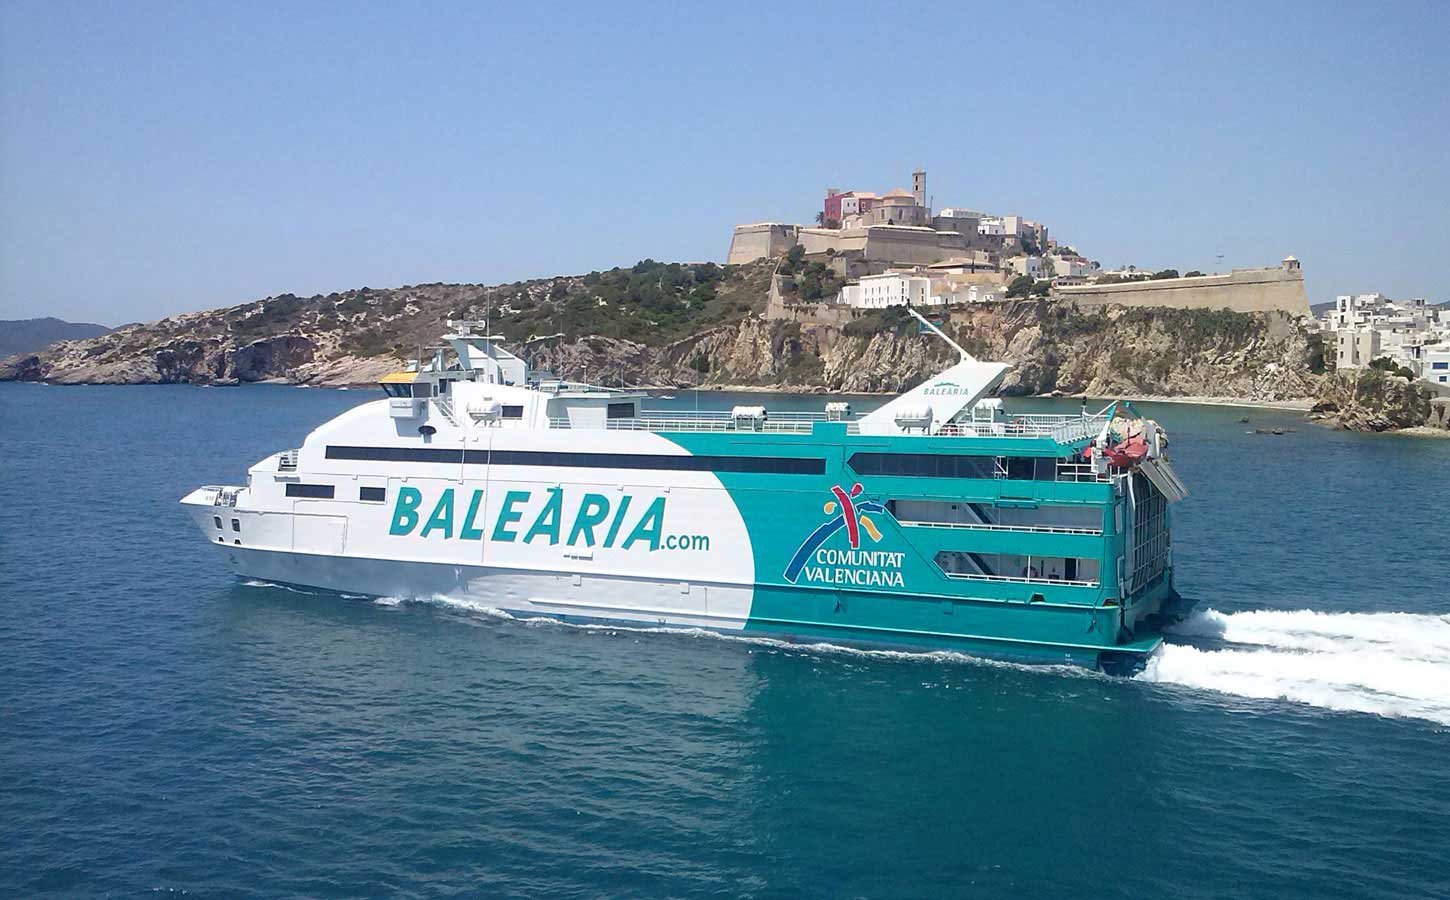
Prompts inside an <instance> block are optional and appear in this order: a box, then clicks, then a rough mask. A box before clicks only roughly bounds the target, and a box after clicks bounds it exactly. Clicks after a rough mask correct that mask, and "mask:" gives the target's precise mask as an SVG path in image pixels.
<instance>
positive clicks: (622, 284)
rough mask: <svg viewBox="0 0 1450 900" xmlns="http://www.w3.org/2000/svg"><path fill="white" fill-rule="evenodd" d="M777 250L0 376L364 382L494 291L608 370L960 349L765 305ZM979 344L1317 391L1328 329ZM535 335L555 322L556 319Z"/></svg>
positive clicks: (494, 299)
mask: <svg viewBox="0 0 1450 900" xmlns="http://www.w3.org/2000/svg"><path fill="white" fill-rule="evenodd" d="M768 283H769V268H768V267H761V266H756V267H733V268H728V269H721V268H720V267H715V266H709V265H708V264H702V265H696V266H678V265H670V266H665V265H662V264H659V263H650V262H648V261H646V262H645V263H641V264H640V265H639V266H636V267H634V268H632V269H619V270H613V271H612V272H608V273H602V274H601V273H591V275H588V276H578V277H571V278H558V279H544V280H540V281H535V282H523V283H519V284H514V285H502V286H496V287H482V286H478V285H422V286H416V287H409V288H399V289H393V290H387V291H375V290H369V289H366V288H364V289H362V290H359V291H350V292H347V293H343V294H331V295H327V296H319V297H313V298H308V299H299V298H296V297H292V296H290V295H286V296H283V297H276V298H268V299H267V300H262V301H257V302H256V303H251V304H245V305H243V306H238V307H231V308H228V309H222V310H213V311H209V312H204V313H195V314H191V315H187V316H176V317H172V318H168V319H163V320H161V321H160V322H154V323H150V324H146V325H134V326H127V327H126V328H122V329H120V330H118V331H115V332H112V333H110V334H107V335H103V336H101V337H97V338H92V339H89V340H84V341H69V342H65V343H61V344H58V345H55V346H53V347H50V348H47V349H46V350H44V351H41V352H39V353H33V354H25V355H21V356H17V357H11V358H10V359H8V360H5V361H3V362H0V379H20V380H46V381H52V382H58V383H143V384H144V383H174V382H189V383H229V382H236V381H262V380H268V379H279V380H286V381H291V382H296V383H303V384H334V385H336V384H361V383H368V382H372V381H375V380H376V379H377V378H378V377H379V376H380V375H381V374H382V373H384V372H387V371H390V370H392V369H395V368H397V367H398V366H399V365H400V363H401V361H402V360H403V359H405V358H408V357H410V356H411V355H412V353H413V352H414V349H415V348H416V347H417V346H419V345H426V344H428V343H431V342H432V341H433V340H435V339H436V338H437V336H438V335H440V334H442V333H443V331H444V329H445V327H446V326H445V321H446V319H448V318H450V317H455V318H461V317H477V316H481V314H482V312H483V308H484V307H485V306H488V307H490V308H491V309H492V311H493V318H494V321H495V322H496V323H499V328H498V330H502V331H503V332H504V333H505V334H506V335H507V336H508V337H509V338H510V339H511V340H512V341H513V342H514V343H515V346H516V347H519V348H521V349H522V350H523V353H524V355H525V356H526V357H527V358H528V359H529V360H530V362H531V363H532V365H533V366H534V367H535V368H541V369H548V370H550V371H552V372H554V373H555V374H556V375H559V376H562V377H565V378H571V379H579V380H586V381H593V382H596V383H601V384H608V385H615V384H655V385H671V386H679V387H684V386H695V385H754V386H761V387H770V386H773V387H781V388H789V389H797V390H815V391H843V392H895V391H900V390H903V389H905V388H907V387H909V386H911V385H914V384H916V383H918V382H919V381H921V380H922V379H924V378H926V377H928V376H929V375H931V374H933V373H934V372H936V371H940V370H941V369H942V368H943V367H945V366H946V365H949V364H950V363H951V362H952V361H953V356H954V354H953V353H952V352H951V350H950V348H948V347H947V346H946V345H945V344H944V343H943V342H942V341H939V340H936V339H935V338H932V337H930V336H924V335H921V334H920V333H919V330H918V328H917V325H916V323H915V321H913V320H911V319H910V318H908V317H906V316H905V315H904V313H903V312H902V311H901V310H885V311H882V312H880V313H873V314H871V315H868V316H866V317H864V318H860V319H857V320H855V321H853V322H851V323H850V324H848V325H845V326H844V327H841V326H837V325H829V324H815V325H813V324H802V323H797V322H788V321H780V320H767V319H765V318H763V317H762V316H761V315H760V314H759V313H760V312H761V310H763V309H764V306H765V292H766V286H767V285H768ZM942 327H943V329H944V330H946V331H947V332H948V333H949V334H951V335H952V336H953V337H954V338H955V339H956V340H957V341H958V342H959V343H961V344H962V345H963V346H964V347H966V348H967V349H968V350H969V351H971V352H972V353H974V354H977V355H978V356H981V357H983V358H987V359H995V360H1001V361H1004V362H1010V363H1012V364H1013V365H1014V369H1013V371H1012V372H1011V373H1009V374H1008V376H1007V380H1006V382H1005V383H1004V390H1005V392H1007V393H1015V394H1042V393H1051V392H1054V391H1060V392H1063V393H1073V394H1076V393H1087V394H1092V395H1100V396H1105V395H1134V396H1142V395H1165V396H1174V395H1178V396H1206V397H1226V398H1227V397H1240V398H1247V399H1254V400H1284V399H1299V398H1305V397H1311V396H1314V395H1315V394H1316V393H1317V392H1318V390H1319V387H1320V383H1321V382H1322V381H1323V377H1322V376H1320V375H1317V374H1315V372H1314V370H1315V369H1316V368H1318V366H1317V365H1316V362H1315V360H1316V348H1315V343H1314V342H1315V340H1316V337H1315V336H1314V335H1313V334H1311V333H1310V332H1308V331H1306V330H1304V329H1303V328H1302V327H1301V326H1299V325H1298V324H1296V323H1295V322H1293V321H1291V320H1290V319H1289V318H1288V317H1286V316H1284V315H1282V314H1279V313H1229V312H1219V311H1210V310H1173V309H1124V308H1112V307H1110V308H1106V309H1094V310H1087V311H1085V310H1079V309H1077V308H1075V307H1074V306H1073V305H1071V304H1064V303H1060V302H1052V301H1048V300H1022V301H1016V302H1010V303H1000V304H982V305H977V306H971V307H966V308H962V309H958V310H956V311H954V312H952V313H951V315H950V316H949V318H947V320H946V321H944V322H942ZM551 332H558V333H554V334H549V336H547V337H537V336H535V335H537V334H539V333H551Z"/></svg>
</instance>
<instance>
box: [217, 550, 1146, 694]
mask: <svg viewBox="0 0 1450 900" xmlns="http://www.w3.org/2000/svg"><path fill="white" fill-rule="evenodd" d="M219 549H222V550H223V552H224V554H225V556H226V558H227V561H228V564H229V565H230V567H231V569H232V570H233V571H234V572H235V573H236V574H237V575H238V576H239V577H242V578H245V579H255V580H258V581H265V582H272V583H277V584H287V585H295V586H298V587H303V588H312V589H319V590H324V591H329V592H335V593H338V594H344V595H352V596H360V597H396V598H401V599H409V600H413V599H435V598H444V599H447V600H448V601H450V602H456V603H461V604H464V605H473V606H477V607H478V608H480V609H494V610H499V611H501V612H505V613H507V614H509V615H512V616H516V617H520V618H536V617H544V618H550V619H555V620H558V621H561V622H566V623H570V624H615V625H623V626H634V627H666V628H681V629H686V628H702V629H708V630H711V631H718V632H725V633H745V634H751V635H755V636H760V637H770V638H774V639H778V640H784V641H791V642H803V643H830V644H838V645H842V646H852V647H862V648H868V649H891V650H904V651H911V652H933V651H943V650H945V651H954V652H960V653H964V654H969V655H973V656H982V657H989V658H994V659H1003V660H1011V661H1018V662H1032V663H1047V664H1071V665H1078V666H1086V667H1089V668H1099V667H1104V666H1109V665H1112V664H1114V663H1115V662H1117V661H1120V660H1129V661H1130V662H1129V665H1131V660H1132V659H1134V658H1141V657H1144V656H1146V655H1147V654H1148V653H1149V652H1151V651H1152V650H1153V649H1154V648H1156V646H1157V645H1158V643H1159V640H1158V639H1157V638H1156V637H1155V638H1150V639H1147V640H1141V641H1137V642H1133V643H1128V644H1119V645H1115V646H1111V647H1105V646H1094V645H1092V644H1090V643H1087V641H1090V640H1091V639H1092V638H1093V637H1094V636H1095V634H1094V633H1095V632H1096V631H1097V630H1098V628H1099V627H1101V626H1097V625H1095V624H1094V622H1093V621H1091V620H1090V617H1088V616H1085V615H1084V614H1083V613H1084V611H1083V610H1081V609H1063V608H1059V607H1047V606H1043V605H1038V604H1034V605H1025V604H1015V605H1012V606H1005V605H1003V604H999V603H995V602H984V603H975V604H974V603H971V602H970V601H950V602H948V603H947V604H943V602H942V601H940V600H939V599H937V598H933V597H919V598H914V597H911V596H902V595H899V594H897V595H892V596H891V597H890V599H889V602H890V603H893V604H897V607H898V610H901V611H902V612H904V613H905V614H906V619H908V620H915V621H916V624H918V625H927V626H929V627H932V628H933V629H935V630H932V631H927V630H925V629H924V628H920V627H918V628H910V627H902V628H883V627H879V626H862V625H860V624H857V623H852V622H851V621H850V619H851V618H852V617H851V616H850V611H851V610H852V609H854V608H856V607H858V606H861V605H866V604H870V603H872V602H876V601H877V600H878V599H879V595H873V594H871V593H868V592H859V593H852V592H829V595H824V594H823V592H820V591H815V590H811V589H807V588H781V587H779V586H766V585H762V586H756V587H742V586H739V585H729V584H719V583H715V584H701V583H686V582H679V581H660V580H654V579H649V578H643V577H637V576H598V575H588V576H585V575H577V574H571V573H568V572H533V571H519V570H510V569H501V568H496V567H489V566H477V565H454V564H445V563H432V562H417V561H408V560H385V559H368V558H360V557H349V556H332V555H326V554H315V553H300V552H292V551H279V550H267V549H259V548H253V547H243V546H230V545H229V546H225V547H220V546H219ZM757 603H758V604H759V606H758V607H757V608H761V607H764V608H767V609H769V610H770V611H772V612H773V613H774V614H773V615H756V616H752V615H751V609H752V606H756V605H757ZM902 605H905V608H904V609H903V606H902ZM912 607H916V609H912ZM826 608H829V610H830V611H831V614H830V615H828V616H825V617H821V618H812V616H816V615H819V613H820V612H821V611H822V610H823V609H826ZM784 609H789V610H792V611H793V612H792V614H791V615H790V616H789V617H783V616H782V615H781V614H780V611H781V610H784ZM913 613H915V615H913ZM923 614H924V615H923ZM936 616H941V617H942V621H941V622H935V621H933V619H934V618H935V617H936ZM924 617H925V621H924V622H923V621H922V619H923V618H924ZM832 618H836V619H838V621H831V619H832ZM952 618H955V619H956V620H957V621H956V622H953V621H951V619H952ZM947 629H952V630H947ZM958 629H959V630H958ZM967 629H970V630H967ZM1051 630H1061V631H1064V632H1073V633H1076V632H1081V634H1082V639H1081V640H1077V641H1073V640H1070V639H1065V640H1061V641H1054V640H1051V639H1047V637H1046V635H1047V633H1048V632H1049V631H1051ZM1019 634H1034V635H1038V636H1039V637H1037V638H1035V639H1022V638H1018V637H1013V636H1011V635H1019Z"/></svg>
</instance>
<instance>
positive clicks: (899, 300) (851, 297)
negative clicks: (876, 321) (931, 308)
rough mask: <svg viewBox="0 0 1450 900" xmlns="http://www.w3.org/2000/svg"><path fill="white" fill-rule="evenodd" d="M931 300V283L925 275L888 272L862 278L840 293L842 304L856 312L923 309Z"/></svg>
mask: <svg viewBox="0 0 1450 900" xmlns="http://www.w3.org/2000/svg"><path fill="white" fill-rule="evenodd" d="M930 298H931V279H930V278H928V277H926V276H925V275H903V274H900V273H897V272H887V273H885V274H882V275H863V276H861V280H860V281H859V282H857V283H855V284H848V285H846V286H845V287H844V288H842V289H841V302H842V303H844V304H846V305H847V306H851V307H855V308H856V309H885V308H886V307H888V306H906V305H912V306H926V305H927V304H928V303H929V302H930Z"/></svg>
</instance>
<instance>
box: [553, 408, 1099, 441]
mask: <svg viewBox="0 0 1450 900" xmlns="http://www.w3.org/2000/svg"><path fill="white" fill-rule="evenodd" d="M755 409H756V410H759V413H760V414H758V415H741V414H739V413H738V412H737V411H734V410H729V411H727V410H719V411H703V412H697V411H684V410H640V411H639V415H637V416H631V417H627V418H617V419H605V420H603V421H602V422H591V423H587V424H583V425H581V424H579V423H577V422H574V421H572V420H570V419H569V418H567V417H551V418H550V419H549V427H550V428H566V429H568V428H572V429H579V430H589V429H591V428H594V429H598V428H601V427H602V428H604V429H605V430H609V431H655V432H681V431H687V432H696V431H743V432H768V433H776V434H810V433H811V432H812V431H814V430H815V427H816V425H817V424H818V423H821V422H837V423H840V424H842V425H844V426H845V429H846V434H861V433H862V432H861V425H860V421H859V420H857V419H855V418H851V417H848V416H839V415H835V414H832V413H829V412H769V411H766V410H763V409H761V408H759V407H756V408H755ZM971 412H972V413H973V415H972V416H971V417H964V418H961V419H958V420H954V421H951V422H948V423H947V424H945V425H943V426H941V427H940V428H939V429H937V430H936V431H934V432H927V431H925V430H922V431H920V432H917V434H919V435H920V436H923V437H972V438H993V437H1001V438H1050V439H1051V440H1052V441H1053V442H1055V443H1058V444H1063V445H1069V444H1075V443H1077V442H1079V441H1083V440H1086V439H1087V438H1090V437H1092V436H1094V435H1096V434H1098V433H1099V432H1101V431H1102V430H1103V428H1104V427H1105V426H1106V425H1107V424H1108V417H1107V415H1105V414H1101V413H1100V414H1087V413H1082V414H1078V415H1052V414H1040V413H1032V414H1021V415H1007V416H994V415H983V414H981V413H982V412H983V411H982V410H978V409H974V410H972V411H971ZM912 434H913V433H912V432H907V433H906V434H904V435H902V436H904V437H909V436H911V435H912Z"/></svg>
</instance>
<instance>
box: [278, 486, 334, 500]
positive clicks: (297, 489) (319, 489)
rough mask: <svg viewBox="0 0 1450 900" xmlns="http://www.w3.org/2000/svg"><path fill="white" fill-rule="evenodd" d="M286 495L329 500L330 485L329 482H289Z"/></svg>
mask: <svg viewBox="0 0 1450 900" xmlns="http://www.w3.org/2000/svg"><path fill="white" fill-rule="evenodd" d="M287 496H289V497H310V498H312V499H314V500H331V499H332V485H330V484H289V485H287Z"/></svg>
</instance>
